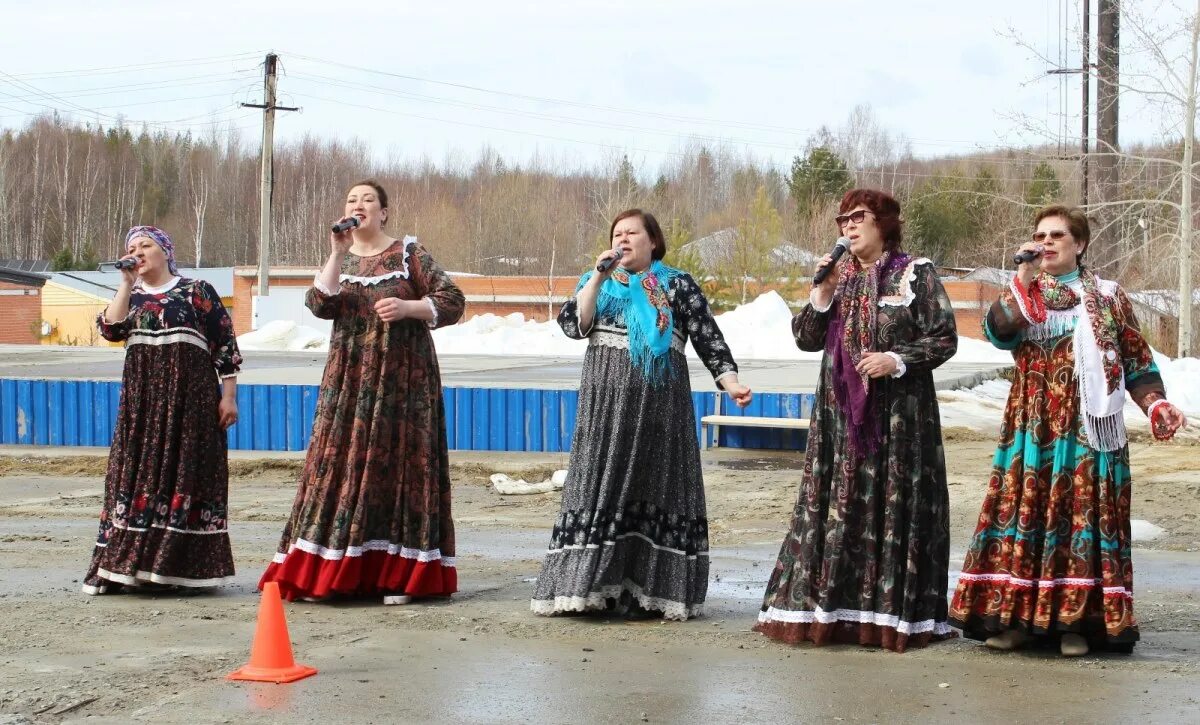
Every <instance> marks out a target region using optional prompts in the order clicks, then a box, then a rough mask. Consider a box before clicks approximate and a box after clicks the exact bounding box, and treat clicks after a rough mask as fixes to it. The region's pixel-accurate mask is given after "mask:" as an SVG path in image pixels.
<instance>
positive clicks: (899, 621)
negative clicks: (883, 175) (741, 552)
mask: <svg viewBox="0 0 1200 725" xmlns="http://www.w3.org/2000/svg"><path fill="white" fill-rule="evenodd" d="M836 222H837V226H838V231H839V232H840V233H841V234H842V236H844V237H845V238H846V239H848V240H849V246H850V254H849V255H847V257H846V258H845V259H844V260H842V262H841V263H840V264H839V265H838V266H836V267H835V268H833V270H832V273H830V274H829V276H828V277H827V278H826V279H825V280H824V281H823V282H822V283H821V284H818V285H815V286H814V288H813V291H812V295H811V297H810V298H809V304H808V305H806V306H805V307H804V309H803V310H801V311H800V313H799V314H798V315H796V316H795V317H794V318H793V319H792V333H793V335H794V336H795V338H796V345H797V346H798V347H799V348H800V349H802V350H808V351H814V352H815V351H817V350H824V351H825V354H824V356H823V357H822V358H821V370H820V379H819V381H818V383H817V392H816V404H815V405H814V407H813V415H812V424H811V426H810V428H809V433H808V452H807V454H806V456H805V460H804V473H803V476H802V478H801V480H800V496H799V498H798V500H797V502H796V509H795V513H794V514H793V518H792V525H791V530H790V531H789V532H788V534H787V536H785V537H784V540H783V545H782V547H781V548H780V551H779V559H778V561H777V563H776V564H775V569H774V571H773V572H772V574H771V578H770V581H769V582H768V584H767V591H766V595H765V596H764V598H763V606H762V611H761V612H760V613H759V615H758V625H757V626H756V627H755V629H757V630H758V631H759V632H762V633H763V634H765V635H767V636H768V637H771V638H773V639H777V640H781V641H783V642H788V643H792V644H795V643H798V642H802V641H809V642H813V643H815V644H818V645H821V644H826V643H829V642H851V643H858V644H862V645H868V646H882V647H884V648H886V649H890V650H894V651H896V652H903V651H904V650H905V649H906V648H908V647H914V646H924V645H925V644H927V643H928V642H929V641H930V640H933V639H943V638H946V637H950V636H952V635H953V630H951V629H950V626H949V624H948V623H947V621H946V588H947V570H946V569H947V565H948V563H949V559H950V517H949V493H948V489H947V487H946V462H945V459H944V457H943V455H942V430H941V423H940V421H939V418H938V405H937V398H936V397H935V394H934V388H933V370H934V369H935V368H937V367H938V366H939V365H941V364H942V363H944V362H946V361H947V360H949V359H950V358H951V357H952V356H953V355H954V352H955V351H956V350H957V349H958V335H957V333H956V330H955V325H954V311H953V309H952V308H951V306H950V300H949V299H948V298H947V297H946V292H945V290H944V289H943V288H942V283H941V282H940V281H939V280H938V276H937V271H936V270H935V269H934V266H933V263H932V262H930V261H929V260H928V259H924V258H917V259H914V258H913V257H910V256H909V255H907V254H905V253H904V251H903V250H902V249H901V247H900V243H901V218H900V205H899V204H898V203H897V202H896V200H895V199H893V198H892V197H891V196H889V195H888V194H885V193H883V192H881V191H875V190H872V189H853V190H851V191H849V192H847V194H846V195H845V197H843V199H842V202H841V206H840V210H839V214H838V216H837V217H836ZM831 263H832V261H831V259H830V257H828V256H826V257H825V259H824V260H822V262H821V265H820V266H821V267H825V266H828V265H830V264H831Z"/></svg>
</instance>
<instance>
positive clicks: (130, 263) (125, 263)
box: [97, 259, 138, 272]
mask: <svg viewBox="0 0 1200 725" xmlns="http://www.w3.org/2000/svg"><path fill="white" fill-rule="evenodd" d="M137 265H138V261H137V260H136V259H118V260H117V261H115V262H101V263H100V264H99V265H98V266H97V270H98V271H100V272H103V271H104V269H105V267H111V268H112V269H115V270H121V269H133V268H134V267H136V266H137Z"/></svg>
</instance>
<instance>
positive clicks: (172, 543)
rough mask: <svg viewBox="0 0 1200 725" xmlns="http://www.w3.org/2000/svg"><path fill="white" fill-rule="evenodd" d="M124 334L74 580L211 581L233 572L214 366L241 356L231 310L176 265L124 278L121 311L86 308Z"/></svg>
mask: <svg viewBox="0 0 1200 725" xmlns="http://www.w3.org/2000/svg"><path fill="white" fill-rule="evenodd" d="M96 326H97V327H98V328H99V331H100V334H101V336H103V337H104V339H106V340H112V341H114V342H119V341H122V340H123V341H125V370H124V372H123V373H122V376H121V382H122V385H121V401H120V405H119V407H118V408H117V421H116V426H115V427H114V429H113V441H112V448H111V449H110V451H109V455H108V470H107V472H106V474H105V477H104V508H103V509H102V510H101V512H100V534H99V536H98V537H97V539H96V547H95V549H94V550H93V553H92V561H91V565H90V566H89V567H88V571H87V575H86V576H85V577H84V581H83V591H84V592H86V593H88V594H103V593H105V592H108V591H114V590H118V589H120V588H121V586H122V585H138V584H140V583H143V582H152V583H155V584H165V585H175V586H186V587H212V586H217V585H220V584H224V583H226V582H228V581H229V580H230V579H231V578H232V577H233V552H232V550H231V549H230V545H229V528H228V519H227V517H228V505H229V462H228V457H227V450H226V441H227V438H226V434H225V431H224V430H223V429H222V428H221V424H220V417H219V414H218V411H217V407H218V404H219V403H220V400H221V393H220V383H219V379H218V378H228V377H233V376H236V375H237V373H238V369H239V366H240V365H241V362H242V356H241V354H240V353H239V352H238V347H237V340H236V338H235V337H234V334H233V321H232V320H231V319H230V318H229V313H228V312H227V311H226V310H225V307H224V305H222V304H221V297H220V295H218V294H217V291H216V290H215V289H213V287H212V285H210V284H209V283H208V282H205V281H202V280H192V279H186V278H179V277H176V278H174V279H172V280H171V281H170V282H169V283H167V284H166V285H164V286H163V287H160V288H153V287H146V286H145V285H143V284H142V283H141V282H138V283H137V284H135V285H134V288H133V291H132V293H131V295H130V298H129V314H128V315H127V316H126V318H125V319H124V320H121V321H120V322H115V323H109V322H106V321H105V319H104V313H100V315H99V316H98V317H97V318H96Z"/></svg>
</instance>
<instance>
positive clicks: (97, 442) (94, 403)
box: [0, 378, 813, 452]
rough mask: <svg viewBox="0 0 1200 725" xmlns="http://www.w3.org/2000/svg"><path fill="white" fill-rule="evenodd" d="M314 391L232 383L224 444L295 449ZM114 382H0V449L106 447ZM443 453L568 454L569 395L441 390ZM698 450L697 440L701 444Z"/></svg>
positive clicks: (791, 409) (782, 409)
mask: <svg viewBox="0 0 1200 725" xmlns="http://www.w3.org/2000/svg"><path fill="white" fill-rule="evenodd" d="M317 394H318V387H317V386H316V385H239V386H238V417H239V421H238V423H237V425H235V426H233V427H232V428H230V429H229V447H230V448H231V449H237V450H255V451H302V450H304V449H305V447H306V446H307V445H308V439H309V434H310V432H311V430H312V421H313V414H314V412H315V411H316V407H317ZM120 395H121V384H120V383H119V382H117V381H101V380H25V379H10V378H5V379H0V443H2V444H9V445H11V444H19V445H35V446H107V445H109V444H110V443H111V442H112V431H113V426H114V423H115V421H116V418H117V406H118V403H119V401H120ZM443 400H444V402H445V409H446V436H447V438H448V443H449V447H450V448H451V449H455V450H474V451H544V452H566V451H570V450H571V437H572V435H573V434H574V433H575V414H576V409H577V408H578V406H579V393H578V391H576V390H528V389H512V388H444V389H443ZM692 402H693V404H694V405H695V408H696V436H697V437H698V438H700V437H701V436H702V431H701V427H700V417H701V416H704V415H708V414H711V413H712V412H713V411H714V402H715V401H714V394H713V393H693V394H692ZM812 403H813V396H812V395H811V394H806V393H758V394H756V395H755V396H754V402H753V403H751V404H750V406H749V407H747V408H745V409H744V410H743V409H739V408H737V407H736V406H733V405H731V404H729V403H728V401H726V404H725V405H724V406H723V410H722V413H723V414H725V415H748V416H767V417H790V418H807V417H809V416H810V415H811V413H812ZM720 436H721V440H720V445H722V446H726V447H730V448H768V449H785V450H799V449H802V448H803V447H804V444H805V432H804V431H796V430H776V429H764V428H738V427H736V426H722V427H721V429H720ZM700 443H701V446H703V445H704V444H705V441H704V440H703V439H701V441H700Z"/></svg>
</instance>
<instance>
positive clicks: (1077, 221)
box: [1033, 204, 1092, 260]
mask: <svg viewBox="0 0 1200 725" xmlns="http://www.w3.org/2000/svg"><path fill="white" fill-rule="evenodd" d="M1052 216H1056V217H1062V218H1063V219H1064V220H1066V222H1067V231H1069V232H1071V236H1072V237H1075V241H1077V242H1083V251H1082V252H1080V253H1079V255H1078V256H1077V257H1076V260H1080V259H1083V255H1084V254H1086V253H1087V249H1088V246H1089V245H1090V244H1091V243H1092V228H1091V226H1089V225H1088V218H1087V215H1086V214H1084V213H1083V210H1082V209H1080V208H1079V207H1077V206H1067V205H1066V204H1051V205H1050V206H1047V207H1044V208H1043V209H1042V210H1041V211H1039V212H1038V213H1037V216H1035V217H1034V218H1033V228H1034V229H1037V225H1038V224H1041V223H1042V220H1043V219H1049V218H1050V217H1052Z"/></svg>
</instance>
